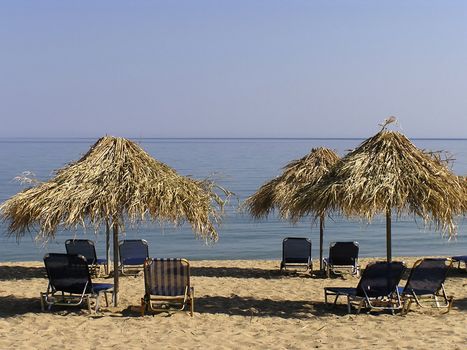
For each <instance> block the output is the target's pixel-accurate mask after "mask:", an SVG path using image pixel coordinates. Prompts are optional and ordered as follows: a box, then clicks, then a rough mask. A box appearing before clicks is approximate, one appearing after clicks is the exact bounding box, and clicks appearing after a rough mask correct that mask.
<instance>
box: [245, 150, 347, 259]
mask: <svg viewBox="0 0 467 350" xmlns="http://www.w3.org/2000/svg"><path fill="white" fill-rule="evenodd" d="M338 160H339V156H338V155H337V154H336V153H335V152H334V151H333V150H330V149H327V148H323V147H320V148H313V149H312V150H311V152H310V153H309V154H307V155H306V156H304V157H302V158H300V159H298V160H293V161H291V162H290V163H289V164H287V165H286V166H285V167H284V168H283V170H284V171H283V173H282V175H280V176H278V177H276V178H275V179H272V180H270V181H268V182H266V183H265V184H264V185H262V186H261V187H260V188H259V189H258V191H256V193H254V194H253V195H252V196H250V197H248V198H247V199H246V201H245V203H244V205H245V207H246V208H247V210H248V211H249V212H250V214H251V215H252V216H253V217H254V218H256V219H260V218H264V217H267V216H268V215H269V213H271V211H273V210H275V209H277V210H278V211H279V213H280V216H281V217H282V218H284V219H287V218H290V217H293V216H294V215H293V213H292V212H291V210H293V209H291V206H290V201H291V200H292V199H293V197H294V195H295V194H296V192H297V191H299V190H300V189H301V187H303V186H304V185H305V184H316V183H318V182H319V181H320V180H321V178H322V177H323V176H324V175H325V174H326V173H328V172H329V170H330V169H331V167H332V166H333V165H334V164H335V163H336V162H337V161H338ZM323 226H324V215H322V216H321V217H320V266H321V264H322V254H323V253H322V251H323Z"/></svg>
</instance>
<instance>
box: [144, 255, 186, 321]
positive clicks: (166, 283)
mask: <svg viewBox="0 0 467 350" xmlns="http://www.w3.org/2000/svg"><path fill="white" fill-rule="evenodd" d="M144 287H145V293H144V297H143V298H141V315H144V312H145V311H149V310H151V311H170V310H173V308H172V306H175V307H178V308H177V310H180V311H181V310H183V309H184V308H185V306H186V305H187V304H190V315H191V316H192V317H193V311H194V289H193V287H192V286H191V285H190V264H189V262H188V260H186V259H147V260H146V261H145V263H144Z"/></svg>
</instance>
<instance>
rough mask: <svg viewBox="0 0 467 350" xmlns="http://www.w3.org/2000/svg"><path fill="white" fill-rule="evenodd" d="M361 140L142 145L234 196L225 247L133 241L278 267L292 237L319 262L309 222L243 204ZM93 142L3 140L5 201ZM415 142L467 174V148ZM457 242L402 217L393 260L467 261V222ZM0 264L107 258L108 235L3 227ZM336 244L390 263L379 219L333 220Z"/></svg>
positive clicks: (167, 251)
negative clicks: (43, 238) (65, 255)
mask: <svg viewBox="0 0 467 350" xmlns="http://www.w3.org/2000/svg"><path fill="white" fill-rule="evenodd" d="M361 141H362V140H360V139H143V140H137V142H139V143H140V144H141V146H142V147H143V148H144V149H145V150H146V151H147V152H149V153H150V154H151V155H152V156H154V157H155V158H157V159H159V160H160V161H162V162H165V163H166V164H168V165H170V166H171V167H173V168H175V169H176V170H177V171H178V172H179V173H181V174H182V175H191V176H194V177H196V178H204V177H208V176H214V177H215V179H216V180H217V182H218V183H219V184H221V185H222V186H225V187H226V188H228V189H229V190H231V191H233V192H235V194H236V196H237V197H236V198H234V199H233V200H232V201H231V203H230V205H229V206H228V208H227V210H226V216H225V218H224V221H223V224H222V226H221V227H220V228H219V237H220V238H219V241H218V242H217V243H216V244H214V245H210V246H207V245H205V244H204V241H202V240H197V239H195V238H194V234H193V233H192V232H191V230H190V228H189V227H188V226H182V227H178V228H174V227H172V226H170V225H166V226H164V227H161V226H159V225H157V224H147V225H145V226H142V227H137V228H131V227H127V231H126V233H125V235H126V237H127V238H144V239H146V240H147V241H148V242H149V250H150V254H151V256H159V257H171V256H178V257H186V258H189V259H195V260H196V259H280V256H281V242H282V239H283V238H284V237H286V236H306V237H310V238H311V240H312V242H313V257H317V256H318V250H317V249H318V243H319V242H318V228H317V227H316V225H314V224H313V223H312V222H311V221H310V219H307V218H305V219H304V220H302V222H300V223H298V224H297V225H295V226H293V225H291V224H289V223H287V222H283V221H280V220H278V219H277V218H276V217H275V216H271V217H269V218H268V219H267V220H263V221H254V220H252V219H251V218H250V217H249V216H248V215H247V214H244V213H240V212H239V211H238V203H239V202H242V201H243V200H244V199H245V198H246V197H247V196H249V195H251V194H252V193H254V192H255V191H256V189H257V188H258V187H259V186H260V185H262V184H263V183H264V182H265V181H267V180H269V179H270V178H272V177H275V176H277V175H279V174H280V172H281V168H282V167H283V166H284V165H285V164H286V163H287V162H289V161H290V160H292V159H297V158H300V157H302V156H303V155H305V154H306V153H308V152H309V151H310V149H311V148H313V147H319V146H324V147H329V148H332V149H335V150H336V151H337V152H338V153H339V154H340V155H343V154H345V153H346V152H347V151H348V150H349V149H353V148H355V147H356V146H357V145H359V144H360V142H361ZM94 142H95V139H0V201H1V202H3V201H4V200H6V199H7V198H9V197H10V196H12V195H14V194H15V193H17V192H18V191H20V190H22V189H23V188H24V187H23V186H22V185H20V184H19V183H17V182H15V181H14V180H13V178H14V177H15V176H17V175H19V174H21V173H22V172H23V171H32V172H33V173H34V174H35V175H36V177H37V178H38V179H40V180H46V179H48V178H49V177H50V176H51V175H52V173H53V170H55V169H58V168H60V167H62V166H64V165H65V164H66V163H68V162H69V161H71V160H76V159H78V158H79V157H80V156H81V155H82V154H83V153H85V152H86V151H87V150H88V148H89V147H90V146H91V145H92V144H93V143H94ZM413 142H414V143H415V144H416V145H417V146H418V147H420V148H424V149H428V150H433V151H437V150H445V151H449V152H450V153H451V154H452V155H453V157H454V158H455V161H454V163H453V170H454V171H455V172H456V173H457V174H460V175H466V174H467V140H465V139H463V140H440V139H436V140H432V139H429V140H427V139H419V140H413ZM458 222H459V234H458V237H457V239H455V240H453V239H451V240H448V239H446V238H443V237H442V236H441V234H440V233H439V232H435V231H433V230H430V229H426V228H424V227H423V223H422V221H421V220H420V219H419V218H413V217H404V218H401V219H399V220H398V221H395V222H393V255H394V256H414V255H425V256H427V255H448V256H449V255H458V254H467V230H466V228H467V222H466V219H464V218H459V220H458ZM0 232H1V233H2V235H1V237H0V242H1V244H0V261H23V260H40V259H42V257H43V256H44V254H45V253H47V252H64V251H65V248H64V242H65V240H66V239H68V238H71V237H86V238H89V239H93V240H94V241H96V245H97V252H98V255H101V256H103V254H104V245H105V235H104V234H103V232H100V233H99V234H98V235H97V236H96V235H95V234H94V232H93V231H89V232H83V231H82V230H79V231H76V232H69V231H68V232H67V231H64V232H59V233H58V234H57V238H56V239H55V240H53V241H50V242H48V243H47V244H46V245H44V244H42V243H41V242H36V241H35V240H34V234H33V233H31V234H30V235H26V236H25V237H24V238H23V239H22V240H21V241H20V242H19V243H18V242H16V240H15V238H8V237H7V236H6V235H5V233H6V224H5V223H1V224H0ZM336 240H356V241H358V242H359V243H360V255H361V256H373V257H376V256H381V257H383V256H385V254H386V252H385V221H384V220H383V218H376V219H375V220H374V221H373V222H372V223H371V224H367V223H366V222H362V221H360V220H358V219H353V220H348V219H346V218H343V217H339V216H333V217H331V218H329V219H328V220H327V223H326V230H325V247H327V246H328V245H329V242H331V241H336Z"/></svg>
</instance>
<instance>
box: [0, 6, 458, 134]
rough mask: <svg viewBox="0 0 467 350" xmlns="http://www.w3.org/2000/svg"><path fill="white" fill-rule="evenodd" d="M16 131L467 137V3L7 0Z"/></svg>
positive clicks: (3, 60) (3, 25)
mask: <svg viewBox="0 0 467 350" xmlns="http://www.w3.org/2000/svg"><path fill="white" fill-rule="evenodd" d="M0 45H1V48H0V118H1V127H0V137H8V136H11V137H16V136H22V137H33V136H37V137H49V136H52V137H53V136H65V137H74V136H78V137H86V136H89V137H96V136H100V135H103V134H112V135H118V136H127V137H367V136H370V135H372V134H374V132H375V131H376V130H377V124H378V123H380V122H381V121H382V120H383V119H384V118H385V117H387V116H389V115H395V116H397V117H398V119H399V121H400V124H401V126H402V131H403V132H405V133H406V134H407V135H408V136H410V137H463V138H465V137H467V1H460V0H459V1H451V0H439V1H429V0H423V1H415V0H412V1H405V0H402V1H397V0H390V1H372V0H368V1H350V0H349V1H333V0H322V1H318V0H316V1H312V0H303V1H299V0H282V1H274V0H263V1H261V0H245V1H242V0H232V1H220V0H212V1H205V0H196V1H193V0H190V1H174V0H172V1H171V0H167V1H136V0H135V1H117V0H109V1H98V0H93V1H84V0H80V1H64V0H60V1H49V0H41V1H22V0H11V1H2V2H0Z"/></svg>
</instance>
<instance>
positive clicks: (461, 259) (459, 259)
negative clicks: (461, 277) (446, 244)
mask: <svg viewBox="0 0 467 350" xmlns="http://www.w3.org/2000/svg"><path fill="white" fill-rule="evenodd" d="M451 259H452V262H454V263H457V268H459V269H460V268H461V263H464V267H465V270H466V271H467V255H458V256H453V257H452V258H451Z"/></svg>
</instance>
